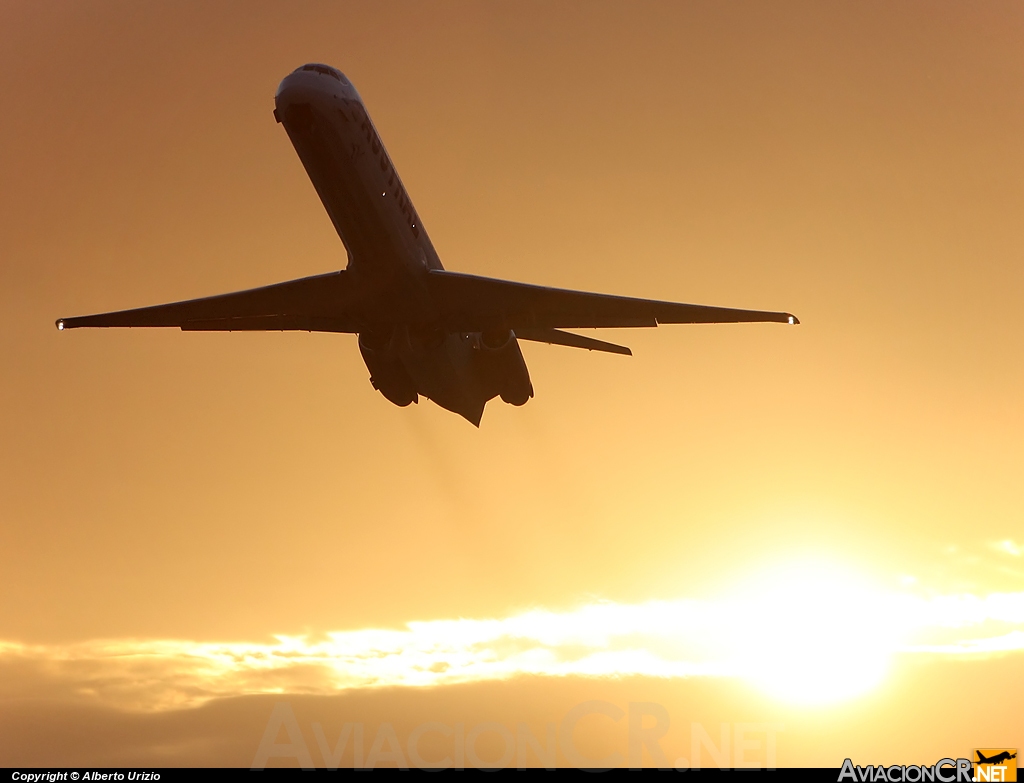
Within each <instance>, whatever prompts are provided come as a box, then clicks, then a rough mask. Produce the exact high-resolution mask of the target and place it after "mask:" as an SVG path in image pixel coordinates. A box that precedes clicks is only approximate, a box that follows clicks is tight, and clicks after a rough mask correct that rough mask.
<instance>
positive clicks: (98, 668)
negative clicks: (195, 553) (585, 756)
mask: <svg viewBox="0 0 1024 783" xmlns="http://www.w3.org/2000/svg"><path fill="white" fill-rule="evenodd" d="M275 639H276V641H273V642H269V643H267V642H244V641H242V642H195V641H188V640H136V639H121V640H118V639H113V640H95V641H90V642H81V643H77V644H72V645H64V646H61V645H56V646H46V645H32V646H29V645H22V644H19V643H15V642H3V641H2V640H0V660H11V659H20V660H21V661H23V662H31V661H35V662H37V663H38V664H39V667H40V671H44V672H46V676H47V677H53V678H56V679H57V680H60V681H62V682H64V683H65V684H66V687H68V688H70V689H71V690H72V692H74V693H77V694H79V695H86V696H87V697H88V698H92V699H99V700H102V701H104V702H106V703H110V704H113V705H117V706H120V707H123V708H127V709H141V710H161V709H174V708H181V707H187V706H196V705H199V704H202V703H205V702H207V701H209V700H210V699H215V698H222V697H229V696H239V695H243V694H255V693H289V692H291V693H319V694H329V693H337V692H339V691H343V690H347V689H350V688H378V687H423V686H443V685H447V684H455V683H466V682H481V681H488V680H503V679H510V678H514V677H519V676H539V677H593V678H615V677H655V678H665V679H679V678H691V677H729V678H740V679H744V680H746V681H747V682H749V683H750V684H751V686H752V687H755V688H757V689H759V690H761V691H763V692H764V693H766V694H768V695H770V696H771V697H773V698H775V699H778V700H780V701H786V702H790V703H793V704H801V705H824V704H829V703H834V702H838V701H843V700H847V699H851V698H855V697H857V696H860V695H862V694H864V693H867V692H869V691H870V690H872V689H874V688H877V687H878V686H879V685H880V684H881V683H882V682H883V680H884V678H885V676H886V672H887V670H888V666H889V662H890V661H891V659H892V658H893V657H894V656H896V655H916V656H944V657H951V656H955V657H958V658H968V657H979V656H981V657H983V656H988V655H1006V654H1012V653H1017V654H1019V653H1020V652H1021V651H1024V593H994V594H989V595H967V594H954V595H930V596H929V595H926V594H924V593H923V592H921V591H919V592H917V593H909V592H896V591H893V590H883V589H881V588H880V587H879V586H877V585H875V584H873V583H872V582H871V581H870V580H868V579H866V578H864V577H863V576H860V575H858V574H856V573H855V572H853V571H851V570H849V569H844V568H842V567H839V566H837V565H836V564H834V563H826V562H823V561H820V560H808V561H804V562H800V563H792V564H790V565H788V566H787V567H784V568H777V569H774V570H771V571H765V572H761V573H759V574H756V575H755V576H753V577H751V578H750V579H749V580H747V581H745V582H744V583H743V584H741V585H739V586H737V587H735V588H734V589H733V590H732V591H730V592H729V593H727V594H722V595H719V596H717V597H711V598H705V599H701V600H696V599H677V600H671V601H648V602H646V603H639V604H620V603H614V602H611V601H597V602H592V603H589V604H585V605H582V606H579V607H577V608H575V609H570V610H565V611H551V610H547V609H541V608H537V609H532V610H530V611H525V612H521V613H517V614H512V615H510V616H507V617H500V618H487V619H469V618H459V619H442V620H425V621H414V622H410V623H408V624H407V625H406V627H405V628H404V629H390V630H384V629H374V628H365V629H354V630H348V631H335V632H331V633H328V634H326V635H325V636H322V637H320V638H319V639H310V638H307V637H304V636H283V635H282V636H277V637H275ZM83 664H84V665H83ZM83 672H87V673H88V675H87V676H86V677H85V679H84V680H83V679H82V678H83Z"/></svg>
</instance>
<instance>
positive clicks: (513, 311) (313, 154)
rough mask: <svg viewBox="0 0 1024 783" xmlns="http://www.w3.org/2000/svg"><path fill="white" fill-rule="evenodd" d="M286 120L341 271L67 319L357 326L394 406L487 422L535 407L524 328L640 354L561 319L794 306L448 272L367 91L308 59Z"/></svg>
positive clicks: (62, 323)
mask: <svg viewBox="0 0 1024 783" xmlns="http://www.w3.org/2000/svg"><path fill="white" fill-rule="evenodd" d="M274 117H275V118H276V119H277V121H278V122H279V123H281V124H282V125H283V126H284V129H285V131H286V132H287V134H288V137H289V139H290V140H291V142H292V145H293V146H294V147H295V151H296V152H297V153H298V156H299V159H300V160H301V161H302V165H303V166H304V167H305V169H306V172H307V174H308V175H309V178H310V180H312V183H313V187H314V188H315V189H316V192H317V195H319V197H320V200H321V201H322V202H323V205H324V208H325V209H326V210H327V214H328V216H329V217H330V219H331V222H332V223H333V224H334V228H335V230H336V231H337V232H338V235H339V236H340V238H341V240H342V242H343V243H344V245H345V248H346V249H347V251H348V264H347V266H346V268H345V269H343V270H341V271H339V272H331V273H329V274H324V275H317V276H314V277H306V278H302V279H299V280H291V281H288V282H284V283H277V284H276V285H270V286H266V287H263V288H254V289H250V290H247V291H238V292H235V293H229V294H222V295H219V296H211V297H206V298H202V299H192V300H189V301H186V302H174V303H171V304H164V305H156V306H153V307H143V308H139V309H134V310H122V311H119V312H114V313H101V314H98V315H87V316H81V317H77V318H61V319H59V320H58V321H57V328H58V329H61V330H64V329H75V328H78V327H87V326H92V327H114V326H119V327H178V328H179V329H181V330H183V331H190V332H191V331H228V332H230V331H288V330H299V331H315V332H348V333H355V334H358V335H359V340H358V345H359V352H360V354H361V355H362V357H363V361H364V362H365V363H366V367H367V369H368V370H369V371H370V383H371V384H372V385H373V387H374V388H375V389H377V390H378V391H379V392H380V393H381V394H383V395H384V397H385V398H387V399H388V400H390V401H391V402H393V403H394V404H395V405H399V406H405V405H409V404H410V403H413V402H418V401H419V396H420V395H423V396H424V397H427V398H428V399H430V400H433V401H434V402H435V403H437V404H438V405H440V406H441V407H443V408H446V409H448V410H450V411H453V412H454V413H458V414H459V415H461V416H463V417H465V418H466V419H468V420H469V421H470V422H472V423H473V424H474V425H476V426H480V419H481V417H482V416H483V411H484V406H485V405H486V404H487V401H488V400H490V399H493V398H494V397H499V396H500V397H501V399H502V400H504V401H505V402H507V403H510V404H512V405H523V404H525V403H526V402H527V400H529V399H530V398H531V397H533V383H532V382H531V380H530V373H529V371H528V370H527V368H526V362H525V361H524V360H523V354H522V351H521V350H520V348H519V342H518V341H519V340H534V341H537V342H544V343H551V344H555V345H565V346H570V347H574V348H586V349H588V350H591V351H605V352H608V353H617V354H625V355H631V351H630V350H629V349H628V348H626V347H624V346H621V345H615V344H613V343H608V342H604V341H603V340H596V339H594V338H592V337H584V336H583V335H579V334H574V333H572V332H566V331H562V330H563V329H567V328H568V329H573V328H576V329H579V328H599V327H640V326H657V325H659V324H684V323H738V322H753V321H774V322H778V323H789V324H795V323H799V322H798V321H797V319H796V317H795V316H793V315H791V314H790V313H781V312H767V311H761V310H736V309H730V308H725V307H707V306H702V305H692V304H679V303H675V302H661V301H655V300H649V299H635V298H630V297H625V296H609V295H605V294H593V293H585V292H581V291H569V290H564V289H558V288H548V287H545V286H536V285H527V284H524V283H513V282H508V281H505V280H496V279H493V278H487V277H478V276H476V275H468V274H459V273H456V272H449V271H445V269H444V267H442V265H441V261H440V259H439V258H438V255H437V252H436V251H435V250H434V246H433V244H431V242H430V239H429V238H428V237H427V232H426V230H425V229H424V228H423V223H422V221H421V220H420V218H419V215H418V214H417V212H416V209H415V208H414V207H413V205H412V201H411V200H410V199H409V195H408V194H407V193H406V190H405V187H404V186H403V185H402V181H401V179H399V177H398V174H397V173H396V171H395V167H394V165H393V164H392V162H391V158H390V157H389V156H388V154H387V151H386V150H385V149H384V144H383V143H382V142H381V140H380V136H379V135H378V133H377V130H376V128H374V126H373V123H372V122H371V120H370V117H369V115H368V114H367V113H366V108H365V107H364V105H363V101H362V99H361V98H360V97H359V93H358V92H356V89H355V87H353V86H352V83H351V82H350V81H349V80H348V79H347V78H346V77H345V75H344V74H343V73H341V71H339V70H337V69H336V68H332V67H330V66H327V65H321V64H319V63H310V64H308V65H303V66H302V67H300V68H298V69H296V70H295V71H294V72H292V73H291V74H289V75H288V76H286V77H285V78H284V80H283V81H282V82H281V84H280V86H279V87H278V89H277V94H276V96H275V109H274Z"/></svg>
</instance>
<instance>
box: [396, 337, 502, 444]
mask: <svg viewBox="0 0 1024 783" xmlns="http://www.w3.org/2000/svg"><path fill="white" fill-rule="evenodd" d="M400 356H401V359H402V364H403V365H405V368H406V370H407V371H408V373H409V375H410V376H411V377H412V379H413V381H414V383H415V384H416V389H417V391H418V392H419V393H420V394H422V395H423V396H424V397H426V398H427V399H430V400H432V401H433V402H435V403H437V404H438V405H440V406H441V407H442V408H444V409H446V410H449V411H452V412H453V413H458V414H459V415H461V416H464V417H465V418H467V419H469V421H471V422H472V423H473V424H477V425H479V424H480V418H481V417H482V416H483V411H484V406H485V405H486V404H487V401H488V400H489V399H490V398H491V397H493V396H494V394H488V390H487V389H486V388H485V385H484V383H483V382H482V381H483V379H482V378H481V377H480V375H479V373H478V371H477V368H476V364H475V362H474V348H473V345H472V343H471V342H469V341H467V340H465V339H464V337H463V335H462V334H458V333H456V334H445V335H444V337H443V339H442V340H440V341H439V342H438V343H437V344H434V345H427V346H412V345H411V344H410V342H409V341H408V340H406V341H404V345H403V347H402V349H401V351H400Z"/></svg>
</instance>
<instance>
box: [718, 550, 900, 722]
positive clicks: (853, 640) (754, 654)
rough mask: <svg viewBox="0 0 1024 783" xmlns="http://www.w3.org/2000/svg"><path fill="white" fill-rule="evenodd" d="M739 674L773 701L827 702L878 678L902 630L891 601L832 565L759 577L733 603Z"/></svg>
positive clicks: (801, 566) (855, 693)
mask: <svg viewBox="0 0 1024 783" xmlns="http://www.w3.org/2000/svg"><path fill="white" fill-rule="evenodd" d="M734 613H735V616H736V618H737V620H738V623H737V628H736V633H735V634H734V637H733V638H734V644H735V647H734V653H735V655H736V660H737V664H738V669H739V671H740V673H741V675H742V676H744V677H745V678H746V679H748V680H749V681H750V682H752V683H753V684H754V685H756V686H757V687H758V688H760V689H761V690H763V691H765V692H767V693H769V694H770V695H772V696H773V697H775V698H778V699H781V700H784V701H788V702H793V703H799V704H827V703H831V702H836V701H841V700H844V699H848V698H851V697H854V696H858V695H861V694H863V693H866V692H867V691H870V690H872V689H873V688H875V687H877V686H878V685H879V684H880V683H881V682H882V681H883V679H884V678H885V675H886V672H887V670H888V666H889V660H890V658H891V655H892V653H893V652H894V651H895V650H896V649H897V648H898V646H899V644H900V638H901V633H902V629H901V628H900V624H899V623H898V622H897V621H896V617H895V614H894V606H893V602H892V596H891V595H888V596H887V595H886V594H885V593H884V592H882V591H880V590H877V589H875V588H874V587H873V586H872V585H871V584H870V583H868V582H867V581H866V580H864V579H861V578H858V577H856V576H854V575H852V574H850V573H849V572H847V571H845V570H844V569H842V568H839V567H836V566H835V565H832V564H825V563H819V562H809V563H808V562H804V563H799V564H792V565H789V566H787V567H784V568H779V569H775V570H773V571H771V572H768V573H765V574H762V575H760V576H758V577H757V578H755V579H754V580H752V581H751V582H750V583H749V584H747V585H745V586H744V588H743V590H742V592H741V594H740V595H737V596H736V597H735V605H734Z"/></svg>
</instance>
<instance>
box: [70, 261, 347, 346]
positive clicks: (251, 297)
mask: <svg viewBox="0 0 1024 783" xmlns="http://www.w3.org/2000/svg"><path fill="white" fill-rule="evenodd" d="M351 298H352V297H351V296H350V294H349V286H348V285H347V280H346V278H345V272H344V271H342V272H331V273H329V274H326V275H316V276H314V277H304V278H301V279H299V280H289V281H288V282H286V283H277V284H275V285H268V286H264V287H263V288H251V289H249V290H247V291H236V292H235V293H231V294H221V295H220V296H208V297H205V298H203V299H190V300H189V301H187V302H173V303H171V304H164V305H156V306H154V307H142V308H139V309H136V310H121V311H118V312H116V313H101V314H99V315H84V316H79V317H77V318H61V319H59V320H58V321H57V328H58V329H77V328H79V327H83V326H99V327H110V326H125V327H159V326H163V327H168V326H170V327H175V326H176V327H178V328H180V329H181V330H182V331H188V332H193V331H256V330H260V331H262V330H267V331H289V330H299V331H310V332H354V331H357V330H358V326H359V324H358V319H357V318H356V317H355V316H354V314H353V312H352V309H351V307H350V300H351Z"/></svg>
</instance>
